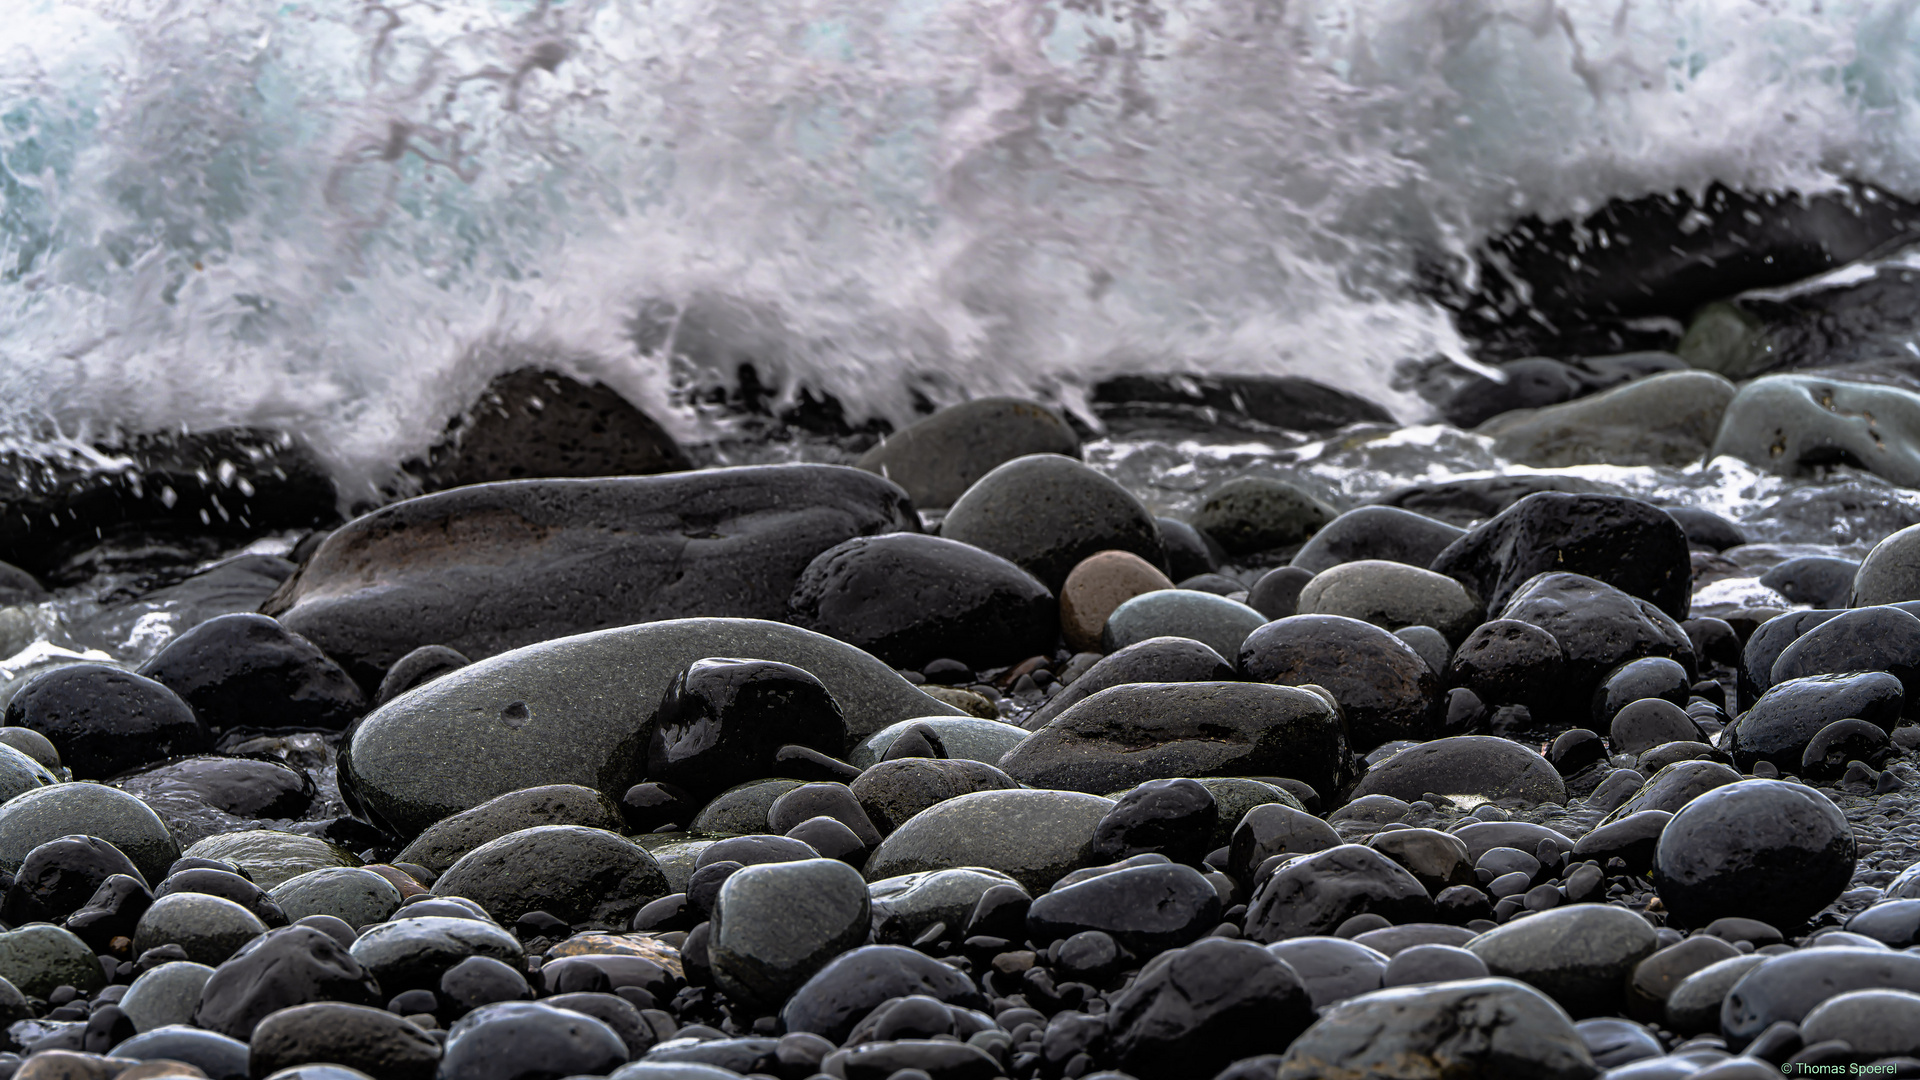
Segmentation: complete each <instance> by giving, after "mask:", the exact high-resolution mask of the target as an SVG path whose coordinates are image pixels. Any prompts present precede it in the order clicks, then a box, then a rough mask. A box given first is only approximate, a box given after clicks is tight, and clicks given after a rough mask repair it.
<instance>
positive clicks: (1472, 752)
mask: <svg viewBox="0 0 1920 1080" xmlns="http://www.w3.org/2000/svg"><path fill="white" fill-rule="evenodd" d="M1429 793H1432V794H1437V795H1446V796H1454V795H1474V796H1479V797H1480V798H1483V799H1486V800H1487V801H1489V802H1497V803H1507V802H1518V803H1522V804H1525V805H1527V806H1538V805H1540V804H1541V803H1565V802H1566V801H1567V786H1566V783H1565V781H1563V780H1562V779H1561V777H1560V772H1559V770H1557V769H1555V768H1554V767H1553V763H1552V762H1549V761H1548V760H1547V759H1546V758H1543V757H1541V756H1540V755H1539V754H1537V753H1535V752H1534V751H1532V750H1529V749H1528V748H1526V747H1524V746H1521V745H1520V744H1519V743H1516V742H1513V741H1512V740H1509V739H1502V738H1498V737H1496V736H1491V735H1456V736H1454V737H1452V738H1447V739H1435V740H1433V741H1432V742H1424V743H1419V744H1417V745H1414V746H1409V747H1407V748H1406V749H1404V750H1402V751H1400V752H1399V753H1397V754H1395V755H1393V756H1392V757H1390V758H1388V759H1387V760H1385V761H1382V762H1380V763H1379V764H1377V765H1375V766H1373V767H1372V768H1371V769H1368V770H1367V772H1366V775H1364V776H1362V777H1361V778H1360V785H1359V786H1358V787H1356V788H1354V790H1353V795H1354V798H1361V797H1364V796H1367V795H1391V796H1393V797H1394V798H1396V799H1402V800H1405V801H1407V802H1413V801H1415V800H1417V799H1423V798H1426V796H1427V795H1428V794H1429Z"/></svg>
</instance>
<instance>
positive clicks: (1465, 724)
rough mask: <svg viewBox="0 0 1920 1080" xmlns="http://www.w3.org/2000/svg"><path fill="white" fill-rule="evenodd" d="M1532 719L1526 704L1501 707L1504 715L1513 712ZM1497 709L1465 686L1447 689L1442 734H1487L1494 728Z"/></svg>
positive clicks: (1441, 724) (1441, 725)
mask: <svg viewBox="0 0 1920 1080" xmlns="http://www.w3.org/2000/svg"><path fill="white" fill-rule="evenodd" d="M1516 710H1517V711H1518V712H1519V713H1520V714H1522V715H1525V716H1527V717H1528V718H1529V719H1531V716H1532V714H1531V713H1529V712H1528V711H1527V708H1526V706H1524V705H1505V706H1502V707H1501V709H1500V715H1501V716H1502V717H1506V716H1510V715H1511V714H1512V713H1513V712H1515V711H1516ZM1494 716H1495V711H1494V710H1493V709H1490V708H1488V707H1487V703H1486V702H1484V701H1481V700H1480V695H1478V694H1476V693H1474V692H1473V691H1471V690H1469V689H1467V688H1466V687H1464V686H1456V687H1454V688H1453V689H1451V690H1449V691H1447V700H1446V712H1445V719H1443V720H1442V721H1441V722H1440V732H1441V734H1442V735H1447V736H1453V735H1485V734H1487V733H1488V732H1489V731H1491V730H1492V729H1493V721H1494Z"/></svg>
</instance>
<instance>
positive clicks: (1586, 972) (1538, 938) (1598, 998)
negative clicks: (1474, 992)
mask: <svg viewBox="0 0 1920 1080" xmlns="http://www.w3.org/2000/svg"><path fill="white" fill-rule="evenodd" d="M1658 947H1659V939H1658V938H1657V937H1656V936H1655V934H1654V932H1653V927H1652V925H1651V924H1649V923H1648V922H1647V920H1646V919H1644V918H1641V917H1640V916H1639V915H1637V914H1635V913H1634V912H1631V911H1628V910H1626V909H1625V908H1619V907H1614V906H1612V905H1611V904H1573V905H1570V906H1566V907H1559V908H1554V909H1553V910H1551V911H1542V912H1540V913H1538V914H1536V915H1534V916H1533V917H1532V918H1528V919H1522V920H1519V921H1517V922H1510V923H1508V924H1506V925H1505V926H1502V927H1499V928H1498V929H1495V930H1489V931H1487V932H1486V933H1484V934H1482V935H1480V936H1479V937H1477V938H1474V939H1473V940H1472V941H1471V942H1469V943H1468V944H1467V946H1466V948H1467V951H1469V952H1471V953H1473V954H1474V955H1475V956H1478V957H1479V958H1480V959H1481V960H1483V961H1485V962H1486V965H1487V970H1488V971H1491V972H1492V973H1493V974H1495V975H1506V976H1510V977H1512V978H1516V979H1519V980H1520V981H1522V982H1525V983H1528V984H1530V985H1532V986H1534V987H1537V988H1538V989H1540V990H1541V991H1543V992H1544V993H1546V994H1547V995H1548V996H1550V997H1552V998H1553V1000H1554V1001H1556V1002H1558V1003H1559V1004H1560V1005H1561V1007H1563V1008H1565V1009H1566V1010H1567V1011H1568V1012H1570V1013H1572V1014H1573V1015H1575V1016H1581V1017H1586V1016H1605V1015H1607V1014H1610V1013H1615V1012H1618V1011H1619V1010H1620V1008H1621V1007H1622V1004H1623V1002H1624V994H1625V991H1626V984H1627V977H1628V976H1629V975H1630V974H1631V973H1632V972H1633V969H1634V966H1635V965H1636V964H1638V963H1640V961H1642V960H1644V959H1646V958H1647V957H1649V956H1651V955H1653V951H1654V950H1655V949H1656V948H1658Z"/></svg>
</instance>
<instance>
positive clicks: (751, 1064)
mask: <svg viewBox="0 0 1920 1080" xmlns="http://www.w3.org/2000/svg"><path fill="white" fill-rule="evenodd" d="M777 1045H778V1042H777V1040H774V1039H770V1038H764V1037H760V1038H755V1037H748V1038H739V1039H704V1040H702V1041H700V1042H698V1043H695V1044H693V1045H687V1046H666V1047H661V1048H660V1049H658V1050H656V1051H654V1052H653V1053H652V1054H651V1055H650V1056H649V1057H648V1058H647V1060H648V1061H649V1062H656V1063H659V1064H661V1065H706V1066H710V1067H713V1068H718V1069H725V1070H727V1071H728V1072H731V1073H741V1074H745V1073H759V1074H760V1075H762V1076H765V1075H767V1070H769V1069H771V1068H773V1067H774V1063H775V1062H776V1061H777V1060H778V1059H777V1057H776V1055H775V1047H776V1046H777Z"/></svg>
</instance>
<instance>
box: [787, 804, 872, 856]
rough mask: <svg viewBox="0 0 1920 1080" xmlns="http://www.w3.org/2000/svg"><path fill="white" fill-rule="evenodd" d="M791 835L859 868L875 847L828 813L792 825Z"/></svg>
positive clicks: (823, 852) (825, 853) (789, 832)
mask: <svg viewBox="0 0 1920 1080" xmlns="http://www.w3.org/2000/svg"><path fill="white" fill-rule="evenodd" d="M786 835H787V837H788V839H791V840H798V841H800V842H801V843H803V844H805V845H807V846H808V847H810V848H812V849H813V850H815V851H817V852H819V853H820V857H821V858H824V859H838V860H840V861H841V862H843V863H846V864H848V865H850V866H853V867H855V868H858V867H860V866H862V865H864V864H865V863H866V861H867V853H868V852H869V851H871V850H872V849H873V847H874V845H872V844H868V843H866V842H864V841H862V840H861V839H860V837H859V836H858V835H857V834H856V833H855V832H854V831H853V830H852V829H849V828H848V827H847V826H846V825H844V824H842V823H841V822H839V821H837V820H835V819H834V818H830V817H828V816H826V815H825V814H822V815H820V816H819V817H811V818H808V819H807V820H805V821H803V822H801V823H800V824H798V825H795V826H794V827H793V828H791V829H788V830H787V833H786Z"/></svg>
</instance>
